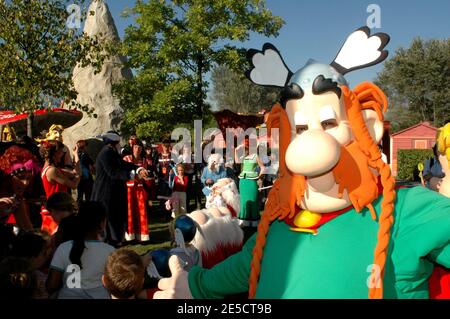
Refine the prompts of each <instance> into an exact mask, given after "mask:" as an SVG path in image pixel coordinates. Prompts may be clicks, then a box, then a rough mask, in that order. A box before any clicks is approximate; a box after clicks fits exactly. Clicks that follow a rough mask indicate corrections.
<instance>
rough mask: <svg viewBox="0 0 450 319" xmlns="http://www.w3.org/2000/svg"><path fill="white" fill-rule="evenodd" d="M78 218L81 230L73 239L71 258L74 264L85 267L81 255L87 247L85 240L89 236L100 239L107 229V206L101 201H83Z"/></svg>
mask: <svg viewBox="0 0 450 319" xmlns="http://www.w3.org/2000/svg"><path fill="white" fill-rule="evenodd" d="M77 220H78V222H77V224H78V227H79V231H78V233H77V234H76V237H75V238H74V240H73V245H72V249H71V250H70V255H69V258H70V261H71V262H72V263H73V264H76V265H78V266H80V268H83V265H82V264H81V256H82V255H83V252H84V248H85V245H84V241H85V239H86V238H88V237H90V238H96V239H100V236H101V234H102V233H103V232H104V231H105V226H106V210H105V207H104V206H103V205H102V204H101V203H100V202H83V203H81V204H80V207H79V210H78V215H77Z"/></svg>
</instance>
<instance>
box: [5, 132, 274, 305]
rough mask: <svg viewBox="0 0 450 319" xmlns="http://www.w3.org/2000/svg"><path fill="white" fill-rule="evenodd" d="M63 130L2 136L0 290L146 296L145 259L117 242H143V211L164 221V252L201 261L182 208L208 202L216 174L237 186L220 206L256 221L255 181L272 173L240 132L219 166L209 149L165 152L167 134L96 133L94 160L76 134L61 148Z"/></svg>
mask: <svg viewBox="0 0 450 319" xmlns="http://www.w3.org/2000/svg"><path fill="white" fill-rule="evenodd" d="M63 130H64V128H63V127H62V126H60V125H52V126H51V127H50V129H49V131H48V133H47V134H46V136H45V137H43V138H42V139H36V141H37V143H33V142H32V141H30V140H29V139H24V140H25V141H26V142H24V141H23V140H21V141H10V142H8V143H2V150H0V174H1V176H0V177H1V179H0V217H1V218H0V295H1V296H0V297H5V296H8V297H23V298H38V299H46V298H82V299H85V298H101V299H103V298H130V297H135V296H137V295H140V296H141V297H143V298H147V297H148V295H147V293H146V292H145V291H143V289H142V288H143V285H142V282H143V280H144V271H142V269H144V268H147V267H148V266H149V263H150V260H151V259H152V258H151V257H148V256H145V257H141V256H138V255H136V253H135V252H133V251H132V250H130V249H128V248H126V247H124V246H129V245H133V244H136V243H143V244H146V243H149V242H150V241H149V240H150V237H151V234H149V219H150V218H153V216H159V217H160V218H162V219H163V220H165V221H170V220H173V225H172V226H173V227H172V228H173V229H172V238H171V239H172V240H173V243H174V244H175V246H174V248H173V249H172V250H171V253H172V254H178V255H180V256H179V257H180V259H181V260H183V258H184V259H185V260H187V261H186V262H187V267H191V266H193V265H194V264H200V265H201V257H200V254H199V251H197V250H196V249H195V247H193V246H191V245H190V243H189V242H190V240H192V239H193V237H194V235H195V233H192V227H193V226H192V225H194V224H195V223H194V224H192V225H191V223H193V222H192V220H191V218H190V217H187V218H186V214H188V213H190V212H192V211H194V210H200V209H202V208H204V207H205V205H206V207H208V208H209V207H211V205H212V204H211V203H213V202H214V201H216V199H217V198H218V197H220V196H217V194H218V193H219V187H218V186H217V185H218V184H217V185H216V183H218V181H219V180H222V181H226V183H228V184H230V185H231V184H233V185H234V186H232V188H233V189H237V188H240V189H241V192H240V194H241V196H242V199H241V201H240V207H234V208H233V207H231V206H230V205H228V208H230V209H231V211H232V212H233V213H232V216H233V218H239V221H240V224H241V225H242V226H249V227H256V226H257V223H258V219H259V213H260V209H261V207H262V206H263V205H264V203H263V201H264V200H265V198H264V193H265V192H264V191H259V190H258V189H259V188H261V187H263V186H267V185H268V184H267V181H273V179H274V176H271V177H270V178H267V179H265V174H264V172H265V166H264V164H263V163H262V162H261V160H260V159H259V157H258V156H257V155H256V154H249V139H248V138H247V139H245V142H244V144H243V145H242V147H238V148H237V149H236V153H235V162H234V163H233V164H232V165H228V164H227V165H225V158H224V156H223V155H222V154H220V153H219V152H216V153H214V152H213V154H211V155H209V156H205V157H204V161H203V162H202V163H194V162H193V160H194V158H193V156H192V155H191V154H190V153H189V152H187V150H188V148H187V147H184V148H183V149H182V150H181V152H179V153H180V154H177V155H176V156H175V155H174V153H173V152H172V149H171V145H170V142H169V141H164V142H163V143H161V144H160V145H151V144H149V143H145V142H143V141H141V140H139V139H138V138H137V137H136V136H134V135H132V136H131V137H130V138H129V140H128V143H127V145H125V146H124V147H121V145H120V140H121V136H120V135H119V134H118V133H116V132H113V131H110V132H107V133H105V134H103V135H102V136H99V137H100V138H101V139H102V141H103V144H104V147H103V148H102V149H101V151H100V152H99V153H98V154H97V156H96V158H95V159H94V158H93V157H91V155H90V154H89V152H88V146H89V142H88V141H86V140H80V141H78V142H77V143H76V144H75V146H74V148H73V150H72V152H70V150H69V148H68V146H67V145H65V144H64V142H63V138H62V132H63ZM212 142H213V140H206V141H204V143H203V148H204V147H205V146H206V145H207V144H208V143H212ZM242 151H243V152H242ZM266 165H267V163H266ZM228 181H229V182H228ZM269 187H270V186H269ZM228 189H231V186H228ZM220 192H222V190H221V189H220ZM236 192H237V191H236ZM158 201H159V205H157V203H158ZM222 201H223V200H222ZM155 203H156V204H155ZM221 205H225V204H224V203H221V204H220V205H219V204H217V205H216V206H214V204H213V205H212V206H214V207H219V206H221ZM238 206H239V202H238ZM219 215H220V214H219ZM220 216H221V215H220ZM183 218H185V219H183ZM176 223H178V224H176ZM175 224H176V225H178V226H176V227H175ZM180 225H181V226H180ZM183 225H189V226H190V227H191V230H190V231H191V233H190V235H186V234H184V235H183V236H184V237H186V236H188V240H186V239H185V238H184V237H183V236H181V238H180V230H179V229H178V228H177V227H181V228H183V227H184V226H183ZM194 228H195V227H194ZM167 240H170V238H168V239H167ZM188 251H189V253H188ZM120 269H122V271H121V272H122V273H119V270H120ZM77 271H78V273H80V274H81V276H80V277H79V278H77V277H76V275H75V274H76V273H77ZM127 273H128V275H127V276H125V275H126V274H127ZM131 273H133V274H134V275H133V276H131V275H130V274H131ZM71 276H72V277H73V278H72V277H71ZM125 277H127V279H126V280H125V279H124V278H125ZM77 280H78V282H77ZM124 281H126V285H128V286H126V287H125V286H123V285H124ZM138 287H140V288H139V289H138Z"/></svg>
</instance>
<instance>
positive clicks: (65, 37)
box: [0, 0, 107, 135]
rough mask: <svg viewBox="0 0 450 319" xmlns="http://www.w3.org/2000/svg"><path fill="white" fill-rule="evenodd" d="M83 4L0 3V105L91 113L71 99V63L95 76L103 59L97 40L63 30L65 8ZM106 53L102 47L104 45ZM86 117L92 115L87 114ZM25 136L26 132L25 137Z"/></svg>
mask: <svg viewBox="0 0 450 319" xmlns="http://www.w3.org/2000/svg"><path fill="white" fill-rule="evenodd" d="M84 2H85V1H84V0H81V1H73V0H59V1H55V0H49V1H41V0H11V1H4V0H1V1H0V106H1V107H2V108H7V109H13V110H16V111H17V112H19V113H25V112H26V113H32V112H33V111H34V110H36V109H40V108H46V107H51V106H54V105H55V104H57V105H58V106H59V104H60V102H61V101H62V100H64V101H65V103H66V105H69V106H70V107H77V108H80V109H82V110H84V111H87V112H89V111H91V110H90V109H89V107H88V106H86V105H79V104H78V103H77V102H76V101H75V100H76V97H77V92H76V90H75V89H74V86H73V82H72V71H73V69H74V67H75V65H76V64H77V63H80V64H81V65H82V66H88V65H93V66H94V67H95V68H96V69H97V70H98V71H100V69H101V66H102V63H103V61H104V59H105V57H106V56H107V54H106V51H104V50H103V49H102V45H101V44H100V43H99V40H98V39H97V38H90V37H88V36H86V35H84V34H82V33H81V32H80V31H79V30H76V29H69V28H67V26H66V22H67V21H68V18H69V16H70V12H68V11H67V7H68V5H69V4H74V3H76V4H78V5H80V6H82V5H83V4H84ZM105 48H106V45H105ZM90 113H92V111H91V112H90ZM28 133H29V135H30V134H31V132H28Z"/></svg>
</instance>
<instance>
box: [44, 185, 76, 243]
mask: <svg viewBox="0 0 450 319" xmlns="http://www.w3.org/2000/svg"><path fill="white" fill-rule="evenodd" d="M45 207H46V209H45V210H43V212H42V227H41V230H42V231H45V232H47V233H49V234H50V235H54V234H55V233H56V231H57V230H58V225H59V223H60V222H61V220H62V219H63V218H66V217H68V216H70V215H72V214H73V211H74V201H73V198H72V196H71V195H70V194H69V193H67V192H56V193H53V194H52V195H50V197H49V198H48V199H47V204H46V206H45Z"/></svg>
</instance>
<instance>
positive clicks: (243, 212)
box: [236, 138, 264, 227]
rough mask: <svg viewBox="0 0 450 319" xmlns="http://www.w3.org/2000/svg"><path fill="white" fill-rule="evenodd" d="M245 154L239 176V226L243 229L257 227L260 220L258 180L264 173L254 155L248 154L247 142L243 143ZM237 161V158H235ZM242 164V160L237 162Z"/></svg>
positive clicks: (256, 156) (262, 167)
mask: <svg viewBox="0 0 450 319" xmlns="http://www.w3.org/2000/svg"><path fill="white" fill-rule="evenodd" d="M244 149H245V151H244V152H245V154H244V156H245V157H243V164H242V170H241V173H240V174H239V194H240V210H239V217H238V218H239V224H240V225H241V226H243V227H257V226H258V222H259V219H260V214H259V203H258V183H257V182H258V179H259V178H260V177H261V176H262V174H263V172H264V165H263V164H262V163H261V161H260V159H259V158H258V155H257V154H256V153H253V154H252V153H250V152H249V140H248V138H246V139H245V141H244ZM236 150H238V149H236ZM236 158H237V159H238V156H236ZM238 162H242V160H238Z"/></svg>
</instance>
